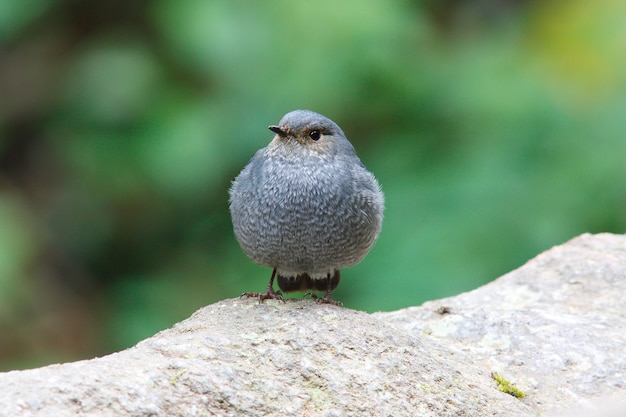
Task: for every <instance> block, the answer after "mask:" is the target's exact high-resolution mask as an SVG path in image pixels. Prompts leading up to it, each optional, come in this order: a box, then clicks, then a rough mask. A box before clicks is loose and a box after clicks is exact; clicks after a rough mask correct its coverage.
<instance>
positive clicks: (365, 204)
mask: <svg viewBox="0 0 626 417" xmlns="http://www.w3.org/2000/svg"><path fill="white" fill-rule="evenodd" d="M269 129H270V130H271V131H272V132H274V133H275V134H276V135H275V136H274V138H273V139H272V141H271V142H270V144H269V145H268V146H267V147H265V148H263V149H261V150H259V151H257V153H256V154H255V155H254V156H253V157H252V159H250V162H248V165H246V167H245V168H244V169H243V170H242V171H241V173H240V174H239V175H238V176H237V178H235V180H234V181H233V184H232V187H231V189H230V213H231V216H232V220H233V228H234V231H235V237H236V238H237V241H238V242H239V245H240V246H241V249H243V251H244V252H245V254H246V255H248V257H249V258H250V259H251V260H252V261H254V262H256V263H257V264H260V265H264V266H268V267H270V268H273V269H274V270H273V272H272V277H271V278H270V282H269V285H268V287H267V290H266V291H265V292H264V293H244V294H243V295H242V296H248V297H258V298H259V302H263V300H266V299H280V300H283V297H282V293H281V292H280V291H279V292H276V291H274V287H273V284H274V278H277V279H278V286H279V288H280V289H281V290H282V291H283V292H290V291H307V290H317V291H325V292H326V295H325V296H324V297H317V296H316V295H314V294H312V293H308V295H311V296H312V297H313V298H315V299H316V300H317V301H318V302H322V303H328V304H336V305H340V304H341V303H339V302H336V301H334V300H333V299H332V298H331V291H332V290H334V289H335V288H336V287H337V285H338V284H339V279H340V276H339V270H340V269H341V268H345V267H349V266H352V265H355V264H357V263H358V262H360V261H361V260H362V259H363V258H364V257H365V255H366V254H367V253H368V252H369V250H370V249H371V248H372V246H374V243H375V242H376V239H377V238H378V234H379V233H380V229H381V227H382V223H383V209H384V196H383V193H382V191H381V189H380V186H379V185H378V182H377V181H376V179H375V178H374V176H373V175H372V174H371V173H370V172H369V171H368V170H367V169H366V168H365V166H364V165H363V163H362V162H361V160H360V159H359V157H358V156H357V155H356V152H355V151H354V148H353V147H352V145H351V144H350V142H349V141H348V139H346V136H345V135H344V133H343V131H342V130H341V128H340V127H339V126H337V124H335V123H334V122H333V121H332V120H330V119H328V118H327V117H324V116H322V115H321V114H318V113H315V112H312V111H309V110H294V111H292V112H290V113H287V114H286V115H285V116H283V118H282V119H281V121H280V123H279V125H278V126H269Z"/></svg>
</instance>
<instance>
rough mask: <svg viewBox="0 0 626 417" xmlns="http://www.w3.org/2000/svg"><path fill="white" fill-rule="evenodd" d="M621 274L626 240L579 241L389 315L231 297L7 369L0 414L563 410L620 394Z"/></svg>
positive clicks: (623, 353) (624, 294)
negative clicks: (67, 356)
mask: <svg viewBox="0 0 626 417" xmlns="http://www.w3.org/2000/svg"><path fill="white" fill-rule="evenodd" d="M625 273H626V237H625V236H621V235H610V234H602V235H583V236H580V237H578V238H576V239H574V240H572V241H570V242H568V243H566V244H565V245H562V246H559V247H556V248H553V249H551V250H549V251H547V252H545V253H544V254H542V255H540V256H538V257H537V258H535V259H533V260H532V261H530V262H528V263H527V264H526V265H524V266H523V267H521V268H519V269H518V270H516V271H513V272H511V273H509V274H507V275H505V276H503V277H502V278H500V279H498V280H496V281H494V282H492V283H490V284H488V285H486V286H484V287H481V288H479V289H477V290H475V291H472V292H469V293H466V294H461V295H459V296H457V297H452V298H448V299H444V300H439V301H433V302H429V303H426V304H424V305H423V306H420V307H412V308H408V309H404V310H400V311H397V312H393V313H377V314H373V315H370V314H366V313H363V312H359V311H354V310H350V309H348V308H341V307H335V306H329V305H318V304H316V303H314V302H312V301H300V300H295V301H288V302H286V303H281V302H278V301H267V302H266V303H265V304H263V305H259V304H257V303H256V302H255V300H251V299H244V300H239V299H234V300H225V301H222V302H219V303H216V304H213V305H210V306H207V307H205V308H203V309H200V310H199V311H197V312H196V313H195V314H193V315H192V316H191V317H190V318H189V319H187V320H185V321H183V322H181V323H179V324H177V325H175V326H174V327H173V328H171V329H168V330H165V331H163V332H160V333H158V334H157V335H155V336H153V337H152V338H150V339H147V340H144V341H143V342H141V343H139V344H137V345H136V346H135V347H133V348H130V349H127V350H125V351H122V352H119V353H115V354H112V355H108V356H105V357H102V358H96V359H92V360H87V361H80V362H75V363H68V364H62V365H52V366H47V367H44V368H39V369H33V370H27V371H14V372H7V373H2V374H0V416H11V417H14V416H75V415H82V416H209V415H222V416H237V415H247V416H260V415H274V416H291V415H293V416H334V415H337V416H340V415H341V416H344V415H346V416H369V415H371V416H536V415H538V414H539V413H541V415H568V414H562V413H566V411H565V410H567V409H571V407H574V408H578V409H580V408H581V407H580V406H585V407H586V406H593V405H595V404H597V403H600V402H604V399H605V398H608V397H611V396H617V397H619V396H621V397H626V383H625V378H626V377H625V375H626V336H625V334H626V332H625V331H624V327H625V324H624V318H625V316H626V303H625V300H626V275H625ZM442 307H445V308H442ZM492 371H497V372H498V373H500V375H501V376H503V377H505V378H506V379H508V380H510V381H511V382H513V383H515V384H516V386H517V387H518V388H520V389H521V390H522V391H524V392H526V393H527V394H528V396H527V397H526V398H523V399H522V400H518V399H517V398H514V397H513V396H511V395H508V394H505V393H502V392H500V391H498V389H497V387H496V383H495V381H494V380H493V379H492V378H491V376H490V374H491V372H492ZM621 406H622V405H621V404H618V405H617V409H620V410H623V409H622V408H620V407H621ZM612 410H613V408H612ZM607 415H608V414H607ZM615 415H618V414H615Z"/></svg>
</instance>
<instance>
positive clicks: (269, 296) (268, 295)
mask: <svg viewBox="0 0 626 417" xmlns="http://www.w3.org/2000/svg"><path fill="white" fill-rule="evenodd" d="M244 297H245V298H258V299H259V304H263V301H265V300H280V301H282V302H283V303H284V302H285V298H284V297H283V294H282V293H281V292H280V291H274V288H272V287H269V288H268V289H267V290H266V291H265V292H244V293H243V294H241V295H240V296H239V298H244Z"/></svg>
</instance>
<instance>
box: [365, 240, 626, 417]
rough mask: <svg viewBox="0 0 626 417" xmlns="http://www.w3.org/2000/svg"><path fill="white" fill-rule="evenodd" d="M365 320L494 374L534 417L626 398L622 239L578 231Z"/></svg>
mask: <svg viewBox="0 0 626 417" xmlns="http://www.w3.org/2000/svg"><path fill="white" fill-rule="evenodd" d="M374 316H375V317H377V318H379V319H381V320H385V321H387V322H390V323H393V324H394V325H395V326H396V327H398V329H400V330H402V331H404V332H406V333H409V334H413V335H415V336H416V337H421V338H422V339H423V338H424V336H423V335H425V334H427V335H428V338H430V339H432V340H433V341H435V342H436V343H439V344H441V345H442V346H445V348H447V349H449V351H450V353H451V354H452V353H455V354H458V353H460V354H463V355H464V356H468V357H470V358H471V359H472V363H473V364H474V365H476V366H478V367H479V368H481V369H483V370H488V371H495V372H498V373H499V374H500V375H501V376H503V377H505V378H506V379H508V380H510V381H511V382H514V383H515V384H516V386H517V387H518V388H519V389H520V390H522V391H523V392H525V393H527V394H528V397H527V398H526V401H527V402H528V404H530V405H532V407H533V408H536V409H537V411H538V412H541V413H542V414H543V413H545V412H549V413H557V412H558V410H563V409H567V408H568V407H572V406H573V407H575V408H580V407H588V406H589V405H593V404H596V403H602V402H603V399H604V398H608V397H614V396H622V397H624V396H626V236H624V235H612V234H599V235H589V234H585V235H582V236H579V237H577V238H575V239H573V240H571V241H570V242H568V243H566V244H564V245H562V246H557V247H555V248H552V249H551V250H548V251H546V252H544V253H543V254H541V255H539V256H537V257H536V258H534V259H533V260H531V261H529V262H528V263H527V264H526V265H524V266H522V267H521V268H519V269H517V270H515V271H513V272H510V273H508V274H506V275H504V276H503V277H501V278H499V279H497V280H495V281H493V282H491V283H489V284H487V285H485V286H483V287H481V288H478V289H476V290H474V291H470V292H468V293H465V294H461V295H458V296H456V297H451V298H446V299H443V300H437V301H431V302H427V303H425V304H423V305H422V306H420V307H412V308H407V309H404V310H400V311H396V312H392V313H378V314H375V315H374ZM623 410H624V411H626V407H625V408H623ZM624 415H626V413H624Z"/></svg>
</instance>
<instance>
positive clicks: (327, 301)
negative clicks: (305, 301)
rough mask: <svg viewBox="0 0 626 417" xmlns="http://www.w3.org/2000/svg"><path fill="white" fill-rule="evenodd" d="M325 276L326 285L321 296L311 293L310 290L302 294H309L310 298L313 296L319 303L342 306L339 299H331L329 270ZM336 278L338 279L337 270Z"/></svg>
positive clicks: (331, 288)
mask: <svg viewBox="0 0 626 417" xmlns="http://www.w3.org/2000/svg"><path fill="white" fill-rule="evenodd" d="M326 278H327V286H326V294H325V295H324V296H323V297H318V296H317V295H315V294H313V293H312V292H308V293H306V294H304V296H305V297H306V296H310V297H311V298H313V299H314V300H315V302H316V303H320V304H332V305H334V306H343V303H342V302H341V301H335V300H333V297H332V296H331V295H330V293H331V291H332V290H333V287H332V279H331V277H330V272H329V273H328V276H327V277H326ZM337 280H339V271H337Z"/></svg>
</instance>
